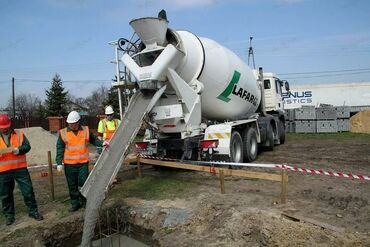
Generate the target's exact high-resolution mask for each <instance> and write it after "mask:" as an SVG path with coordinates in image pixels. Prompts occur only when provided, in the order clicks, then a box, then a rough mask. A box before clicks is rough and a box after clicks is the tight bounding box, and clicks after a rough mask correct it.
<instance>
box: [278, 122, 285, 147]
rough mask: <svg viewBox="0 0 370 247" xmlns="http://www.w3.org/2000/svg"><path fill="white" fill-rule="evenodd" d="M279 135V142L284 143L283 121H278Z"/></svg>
mask: <svg viewBox="0 0 370 247" xmlns="http://www.w3.org/2000/svg"><path fill="white" fill-rule="evenodd" d="M279 135H280V144H284V143H285V126H284V123H283V122H281V121H279Z"/></svg>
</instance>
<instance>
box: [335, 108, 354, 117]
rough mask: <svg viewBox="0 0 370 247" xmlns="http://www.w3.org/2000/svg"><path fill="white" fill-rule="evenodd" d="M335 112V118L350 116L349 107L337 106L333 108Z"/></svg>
mask: <svg viewBox="0 0 370 247" xmlns="http://www.w3.org/2000/svg"><path fill="white" fill-rule="evenodd" d="M335 111H336V112H337V118H341V119H344V118H349V117H350V116H351V114H350V107H349V106H337V107H335Z"/></svg>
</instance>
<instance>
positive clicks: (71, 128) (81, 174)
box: [56, 111, 109, 212]
mask: <svg viewBox="0 0 370 247" xmlns="http://www.w3.org/2000/svg"><path fill="white" fill-rule="evenodd" d="M80 118H81V117H80V114H78V112H76V111H71V112H70V113H69V114H68V117H67V123H68V127H67V128H64V129H61V130H60V131H59V137H58V140H57V154H56V163H57V169H58V171H61V170H62V169H63V168H62V164H63V163H64V172H65V176H66V179H67V184H68V189H69V196H70V198H71V204H72V207H71V208H70V209H69V212H74V211H77V210H79V209H80V208H81V207H85V205H86V198H85V197H83V196H82V194H81V193H80V191H79V189H78V188H79V187H82V186H83V184H84V183H85V181H86V179H87V177H88V175H89V167H88V164H89V148H88V144H89V143H91V144H93V145H94V146H98V147H101V146H105V147H108V146H109V143H108V142H102V141H101V140H99V139H98V138H97V137H96V136H95V135H94V134H92V133H91V132H90V131H89V127H87V126H82V125H80Z"/></svg>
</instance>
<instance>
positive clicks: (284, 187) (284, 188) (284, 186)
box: [280, 170, 288, 204]
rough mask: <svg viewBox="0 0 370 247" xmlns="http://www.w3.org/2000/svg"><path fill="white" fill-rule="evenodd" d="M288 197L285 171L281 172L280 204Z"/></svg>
mask: <svg viewBox="0 0 370 247" xmlns="http://www.w3.org/2000/svg"><path fill="white" fill-rule="evenodd" d="M287 195H288V175H287V174H286V170H282V171H281V194H280V201H281V203H282V204H284V203H286V198H287Z"/></svg>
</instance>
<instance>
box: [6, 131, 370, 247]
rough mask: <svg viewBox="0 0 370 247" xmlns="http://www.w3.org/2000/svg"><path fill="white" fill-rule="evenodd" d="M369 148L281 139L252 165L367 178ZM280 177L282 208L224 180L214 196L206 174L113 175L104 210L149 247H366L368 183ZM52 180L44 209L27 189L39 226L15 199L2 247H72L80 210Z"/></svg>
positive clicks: (250, 187) (39, 192)
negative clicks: (284, 189) (284, 182)
mask: <svg viewBox="0 0 370 247" xmlns="http://www.w3.org/2000/svg"><path fill="white" fill-rule="evenodd" d="M369 140H370V138H367V139H361V138H354V139H346V138H344V139H342V138H333V139H330V138H329V139H322V138H306V136H304V135H302V136H301V137H300V138H296V137H295V138H289V136H288V138H287V141H286V143H285V144H284V145H280V146H277V147H275V149H274V151H272V152H262V153H261V154H260V155H259V157H258V160H257V161H256V162H255V163H277V164H282V163H285V164H291V165H296V166H298V167H306V168H313V169H323V170H327V171H336V172H343V173H353V174H360V175H367V176H369V175H370V155H369V153H370V141H369ZM253 170H255V171H261V169H253ZM263 171H265V172H278V171H271V170H266V169H264V170H263ZM288 175H289V184H288V201H287V203H286V204H281V203H280V201H279V196H280V190H281V187H280V183H278V182H271V181H264V180H257V179H244V178H238V177H227V178H226V181H225V188H226V193H225V194H221V193H220V186H219V180H218V178H217V177H216V176H215V175H213V174H208V173H200V172H192V171H180V170H171V171H159V170H155V169H152V168H150V167H148V168H147V169H144V171H143V178H142V179H137V178H136V174H135V172H121V173H120V174H119V176H118V178H119V181H120V182H119V183H118V184H117V185H115V186H114V188H113V189H112V190H111V192H110V193H109V196H108V198H107V199H106V201H105V205H104V207H103V208H104V210H111V211H112V210H113V209H114V210H115V209H117V210H118V211H116V212H118V213H117V219H119V222H120V224H121V226H122V229H121V230H123V231H125V232H126V233H127V234H128V235H130V236H133V237H134V238H136V239H138V240H142V241H143V242H145V243H147V244H149V245H154V246H370V201H369V200H370V199H369V198H370V181H359V180H351V179H346V178H336V177H327V176H319V175H308V174H302V173H294V172H289V173H288ZM55 180H56V197H57V198H56V201H54V202H52V203H51V202H50V195H49V192H48V183H47V178H46V179H42V180H38V181H34V187H35V193H36V196H37V200H38V202H39V207H40V211H41V212H42V213H43V214H44V216H45V220H44V221H43V222H36V221H33V220H32V219H29V218H28V217H27V215H26V210H25V208H24V205H23V202H22V197H21V195H20V193H19V191H18V190H17V189H16V193H15V198H16V210H17V214H16V222H15V224H14V225H12V226H10V227H6V226H4V219H3V218H2V219H1V222H0V223H1V224H2V225H1V226H0V229H1V231H0V241H1V242H2V243H3V244H4V245H5V246H76V244H78V240H79V238H80V233H81V229H82V225H83V210H81V211H79V212H77V213H72V214H71V213H69V212H68V208H69V202H68V201H67V199H68V193H67V187H66V184H65V178H64V177H62V176H61V177H56V179H55ZM140 186H141V187H140ZM287 215H288V216H292V217H288V216H287Z"/></svg>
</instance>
